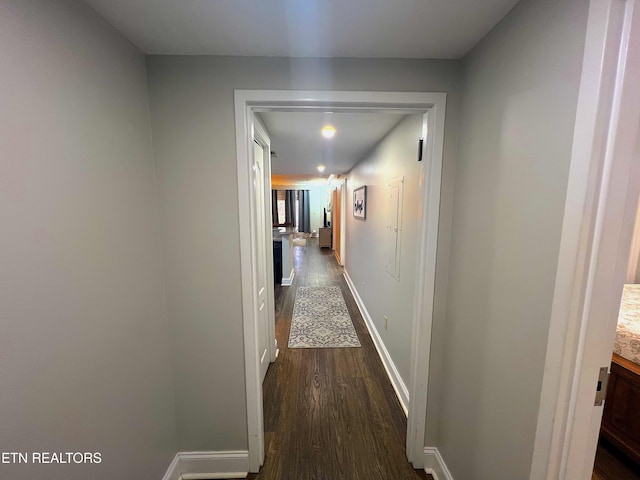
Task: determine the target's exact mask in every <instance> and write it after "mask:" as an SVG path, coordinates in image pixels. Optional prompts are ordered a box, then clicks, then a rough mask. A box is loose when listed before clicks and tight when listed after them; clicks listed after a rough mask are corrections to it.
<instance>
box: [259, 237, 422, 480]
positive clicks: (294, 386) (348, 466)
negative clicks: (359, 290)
mask: <svg viewBox="0 0 640 480" xmlns="http://www.w3.org/2000/svg"><path fill="white" fill-rule="evenodd" d="M294 265H295V271H296V276H295V279H294V283H293V285H292V286H291V287H278V286H276V292H275V297H276V338H277V340H278V346H279V348H280V354H279V356H278V359H277V360H276V362H275V363H274V364H271V366H270V367H269V371H268V372H267V376H266V378H265V381H264V386H263V387H264V417H265V452H266V458H265V464H264V466H263V467H262V469H261V472H260V473H259V474H257V475H255V474H254V475H250V476H249V478H251V479H255V480H276V479H292V480H293V479H295V480H306V479H308V480H319V479H331V480H336V479H353V480H356V479H362V480H364V479H367V480H369V479H380V480H385V479H393V480H396V479H398V480H399V479H432V477H431V476H429V475H427V474H425V473H424V471H416V470H414V469H413V468H412V467H411V465H410V464H409V463H408V461H407V459H406V455H405V446H404V445H405V436H406V425H407V422H406V417H405V416H404V413H403V412H402V409H401V407H400V403H399V402H398V400H397V397H396V395H395V392H394V390H393V387H392V386H391V383H390V382H389V379H388V377H387V375H386V372H385V370H384V367H383V365H382V363H381V361H380V358H379V357H378V353H377V352H376V349H375V347H374V345H373V342H372V341H371V338H370V336H369V332H368V330H367V328H366V326H365V324H364V321H363V319H362V316H361V315H360V312H359V310H358V308H357V306H356V303H355V301H354V299H353V297H352V295H351V292H350V291H349V288H348V287H347V284H346V282H345V280H344V277H343V275H342V271H343V269H342V267H340V266H339V265H338V264H337V262H336V260H335V257H334V256H333V252H332V251H331V250H329V249H320V248H319V247H318V240H317V239H310V240H309V241H308V242H307V246H306V247H295V259H294ZM330 285H336V286H340V288H341V290H342V293H343V296H344V299H345V301H346V304H347V308H348V310H349V313H350V315H351V318H352V319H353V323H354V326H355V329H356V332H357V334H358V337H359V339H360V343H361V344H362V348H330V349H288V348H287V341H288V335H289V328H290V324H291V315H292V311H293V304H294V299H295V293H296V289H297V287H300V286H330Z"/></svg>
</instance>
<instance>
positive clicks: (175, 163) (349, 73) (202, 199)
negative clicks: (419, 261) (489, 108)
mask: <svg viewBox="0 0 640 480" xmlns="http://www.w3.org/2000/svg"><path fill="white" fill-rule="evenodd" d="M147 67H148V76H149V89H150V101H151V114H152V127H153V134H154V150H155V155H156V166H157V174H158V185H159V190H160V194H161V210H162V221H163V229H164V230H163V238H164V247H165V254H166V255H165V271H166V279H167V302H168V312H169V321H170V324H171V327H172V330H173V335H174V336H175V339H176V342H175V350H174V353H175V357H176V364H175V366H176V372H177V375H176V378H177V382H176V383H177V384H176V395H177V397H176V404H177V420H178V431H179V439H180V448H181V449H183V450H198V449H245V448H247V430H246V428H247V425H246V404H245V386H244V354H243V337H242V306H241V298H240V294H241V290H240V273H241V272H240V251H239V246H238V243H239V242H238V237H239V225H238V201H237V173H236V151H235V130H234V111H233V90H234V89H320V90H382V91H444V92H448V93H449V96H448V109H447V123H446V139H445V143H446V144H445V164H446V165H445V175H447V176H448V177H447V182H451V181H452V180H451V175H452V174H453V162H454V159H455V149H456V142H457V138H456V132H457V122H458V118H459V112H458V110H459V105H460V95H459V92H460V78H461V70H460V62H458V61H426V60H368V59H334V60H327V59H283V58H234V57H190V56H184V57H180V56H173V57H172V56H150V57H147ZM443 304H444V297H442V301H441V305H443Z"/></svg>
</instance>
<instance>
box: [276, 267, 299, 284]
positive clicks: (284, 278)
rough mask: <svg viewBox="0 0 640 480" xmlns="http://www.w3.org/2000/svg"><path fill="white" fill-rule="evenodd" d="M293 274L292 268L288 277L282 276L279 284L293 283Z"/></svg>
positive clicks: (294, 274) (294, 273)
mask: <svg viewBox="0 0 640 480" xmlns="http://www.w3.org/2000/svg"><path fill="white" fill-rule="evenodd" d="M295 276H296V272H295V271H294V270H293V268H292V269H291V273H290V274H289V276H288V277H282V281H281V282H280V285H281V286H283V287H288V286H290V285H291V284H292V283H293V277H295Z"/></svg>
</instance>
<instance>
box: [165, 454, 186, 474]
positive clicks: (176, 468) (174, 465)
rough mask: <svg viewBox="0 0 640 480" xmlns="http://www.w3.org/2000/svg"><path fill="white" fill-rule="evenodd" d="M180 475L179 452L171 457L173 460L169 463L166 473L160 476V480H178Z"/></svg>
mask: <svg viewBox="0 0 640 480" xmlns="http://www.w3.org/2000/svg"><path fill="white" fill-rule="evenodd" d="M180 475H182V472H181V471H180V454H179V453H176V456H175V457H173V461H172V462H171V465H169V468H168V469H167V473H165V474H164V477H162V480H180Z"/></svg>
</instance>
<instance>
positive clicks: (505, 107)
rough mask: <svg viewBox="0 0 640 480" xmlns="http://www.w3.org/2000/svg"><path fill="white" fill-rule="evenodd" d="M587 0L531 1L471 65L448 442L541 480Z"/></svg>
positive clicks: (456, 219) (453, 286)
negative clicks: (537, 439)
mask: <svg viewBox="0 0 640 480" xmlns="http://www.w3.org/2000/svg"><path fill="white" fill-rule="evenodd" d="M588 3H589V2H585V1H583V0H568V1H563V2H557V1H555V0H542V1H541V0H535V1H533V0H526V1H524V2H521V3H520V4H518V5H517V6H516V7H515V8H514V10H512V12H511V13H510V14H509V15H508V16H507V17H506V18H505V19H504V20H503V21H502V22H501V23H499V24H498V25H497V26H496V27H495V28H494V30H493V31H492V32H491V33H490V34H489V35H488V36H487V37H485V38H484V39H483V40H482V41H481V42H480V44H479V45H477V46H476V47H475V48H474V50H473V51H472V52H471V54H470V55H468V57H467V58H466V59H465V67H466V69H465V85H464V97H463V98H464V99H463V110H462V112H463V113H462V115H463V122H462V129H461V132H460V139H461V142H460V149H459V156H458V159H457V167H456V175H455V178H456V185H455V198H454V214H453V230H452V244H451V263H450V265H451V267H450V272H449V293H448V299H447V323H446V332H445V336H444V339H445V345H444V350H443V353H444V359H443V362H442V363H443V377H442V378H443V384H442V387H443V388H442V392H441V393H442V394H441V403H442V410H441V422H440V431H439V440H438V446H439V447H440V450H441V452H442V454H443V456H444V460H445V462H446V463H447V465H448V466H449V467H450V469H451V471H452V474H453V476H454V477H455V478H459V479H466V478H468V479H477V480H485V479H486V480H489V479H491V480H499V479H504V480H513V479H524V478H528V477H529V469H530V466H531V457H532V451H533V441H534V435H535V428H536V420H537V414H538V403H539V398H540V389H541V383H542V374H543V366H544V359H545V351H546V344H547V333H548V327H549V317H550V312H551V301H552V295H553V288H554V280H555V273H556V267H557V258H558V251H559V242H560V231H561V223H562V216H563V209H564V201H565V194H566V187H567V178H568V168H569V160H570V152H571V143H572V137H573V128H574V120H575V113H576V104H577V94H578V86H579V78H580V73H581V63H582V54H583V47H584V36H585V27H586V16H587V9H588Z"/></svg>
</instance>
